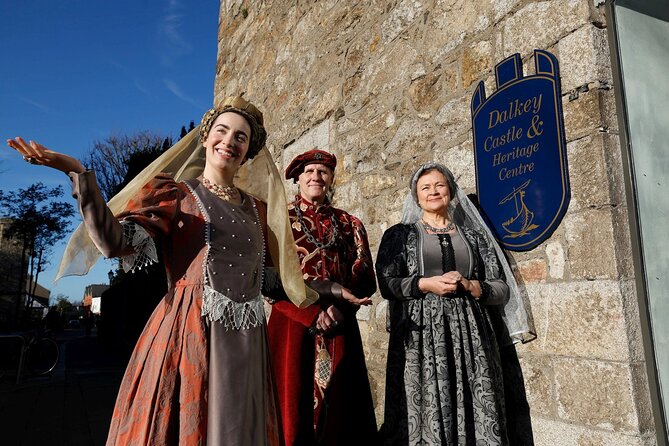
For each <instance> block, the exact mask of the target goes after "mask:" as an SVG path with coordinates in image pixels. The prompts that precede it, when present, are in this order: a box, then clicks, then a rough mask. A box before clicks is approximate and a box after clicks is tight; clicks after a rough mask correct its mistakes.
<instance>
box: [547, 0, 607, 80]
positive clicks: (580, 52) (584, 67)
mask: <svg viewBox="0 0 669 446" xmlns="http://www.w3.org/2000/svg"><path fill="white" fill-rule="evenodd" d="M582 3H583V4H585V2H582ZM557 49H558V53H559V56H560V57H559V59H560V75H561V77H562V91H563V92H567V91H569V90H572V89H574V88H576V87H579V86H581V85H586V84H589V83H592V82H595V81H607V82H608V83H609V84H610V83H611V82H610V81H611V77H612V75H611V62H610V58H609V46H608V40H607V36H606V29H599V28H597V27H595V26H594V25H592V24H586V25H585V26H582V27H580V28H579V29H578V30H576V31H575V32H573V33H572V34H570V35H568V36H566V37H565V38H564V39H562V40H561V41H560V42H559V43H558V45H557Z"/></svg>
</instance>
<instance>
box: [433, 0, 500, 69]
mask: <svg viewBox="0 0 669 446" xmlns="http://www.w3.org/2000/svg"><path fill="white" fill-rule="evenodd" d="M489 12H490V5H489V3H488V2H487V1H481V2H472V1H467V0H437V1H436V2H435V4H434V6H433V7H432V8H431V10H430V14H429V16H428V19H427V33H428V39H426V41H425V45H424V54H426V55H427V56H428V57H430V58H431V59H432V62H433V63H435V64H437V63H441V62H442V61H443V60H445V59H446V60H448V59H450V58H452V57H453V56H454V51H453V50H454V49H455V48H457V47H458V46H459V45H460V44H462V43H463V42H464V41H465V40H466V39H467V38H468V37H470V36H472V35H476V34H478V33H480V32H482V31H483V30H485V29H487V28H488V26H489V25H490V18H489Z"/></svg>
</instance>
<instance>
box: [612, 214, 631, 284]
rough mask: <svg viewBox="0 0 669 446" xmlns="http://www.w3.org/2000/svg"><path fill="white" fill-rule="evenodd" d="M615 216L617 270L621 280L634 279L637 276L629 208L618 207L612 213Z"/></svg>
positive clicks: (614, 231)
mask: <svg viewBox="0 0 669 446" xmlns="http://www.w3.org/2000/svg"><path fill="white" fill-rule="evenodd" d="M611 213H612V215H613V236H614V240H615V246H616V258H617V259H618V262H617V265H616V266H617V268H618V276H619V277H620V279H632V278H634V276H635V271H634V256H633V253H632V238H631V234H630V222H629V215H628V214H627V206H618V207H616V208H614V209H612V211H611Z"/></svg>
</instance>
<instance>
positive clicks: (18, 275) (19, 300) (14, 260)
mask: <svg viewBox="0 0 669 446" xmlns="http://www.w3.org/2000/svg"><path fill="white" fill-rule="evenodd" d="M10 224H11V220H9V219H7V218H0V331H3V330H4V331H6V330H14V329H17V328H20V327H21V323H22V322H26V321H28V320H32V321H38V320H40V319H41V318H42V317H44V316H45V315H46V312H47V311H48V308H49V296H50V294H51V292H50V291H49V290H48V289H46V288H45V287H43V286H42V285H40V284H39V283H37V284H36V286H35V282H34V281H33V279H32V277H31V276H30V274H28V262H27V261H26V260H27V259H24V258H23V252H22V250H23V243H22V242H21V241H20V240H18V239H16V238H9V237H8V236H7V229H8V226H9V225H10ZM22 266H23V267H22ZM33 287H34V295H33V296H31V295H30V293H31V291H32V290H33ZM31 297H32V298H31Z"/></svg>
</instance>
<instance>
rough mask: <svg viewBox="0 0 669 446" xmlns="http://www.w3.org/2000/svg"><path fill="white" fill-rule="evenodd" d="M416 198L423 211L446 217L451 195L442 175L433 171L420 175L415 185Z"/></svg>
mask: <svg viewBox="0 0 669 446" xmlns="http://www.w3.org/2000/svg"><path fill="white" fill-rule="evenodd" d="M416 197H417V198H418V206H420V207H421V209H423V210H424V211H427V212H430V213H438V214H441V215H446V211H447V209H448V204H449V203H450V202H451V193H450V190H449V188H448V181H447V180H446V177H445V176H444V174H443V173H441V172H439V171H438V170H436V169H435V170H430V171H427V172H426V173H424V174H423V175H421V177H420V178H418V182H417V183H416Z"/></svg>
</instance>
